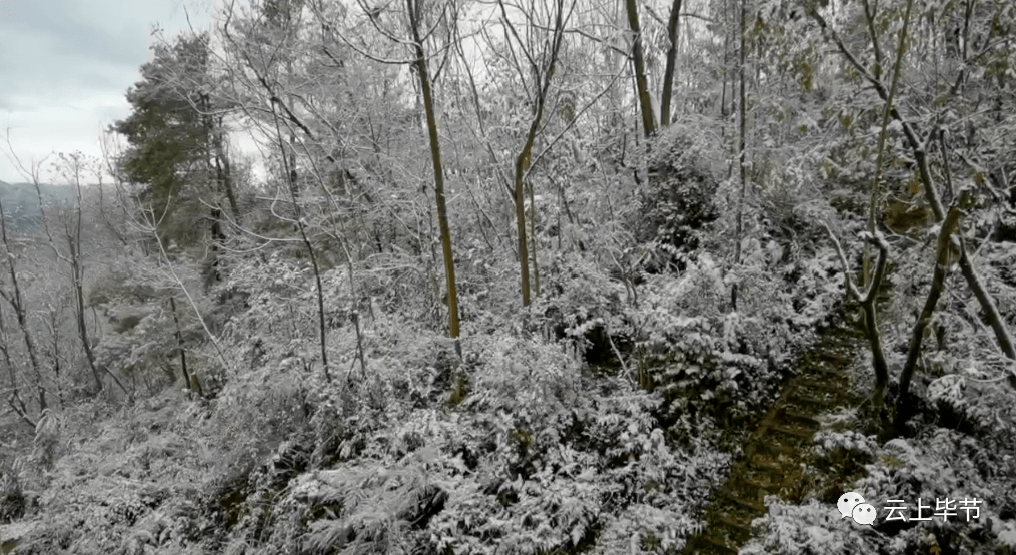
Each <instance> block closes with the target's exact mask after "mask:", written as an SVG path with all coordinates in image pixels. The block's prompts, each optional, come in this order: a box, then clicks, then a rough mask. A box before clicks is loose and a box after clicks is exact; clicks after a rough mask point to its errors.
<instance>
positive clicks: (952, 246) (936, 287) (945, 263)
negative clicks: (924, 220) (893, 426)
mask: <svg viewBox="0 0 1016 555" xmlns="http://www.w3.org/2000/svg"><path fill="white" fill-rule="evenodd" d="M965 200H966V199H965V198H963V197H961V198H960V199H957V202H956V203H954V205H953V206H952V207H951V208H950V209H949V214H948V215H947V216H946V218H945V222H943V223H942V229H941V230H940V231H939V233H938V248H937V249H936V254H935V271H934V273H933V274H932V279H931V289H930V290H929V291H928V298H927V299H926V300H925V302H924V308H923V309H922V310H921V315H920V317H918V318H917V322H915V323H914V331H913V332H912V333H911V334H910V347H909V349H908V350H907V361H906V363H905V364H904V365H903V371H902V372H900V396H899V399H898V401H897V411H896V413H897V415H898V416H902V418H901V419H900V420H901V421H903V420H906V415H908V414H909V409H910V408H911V406H912V405H911V402H910V397H909V395H910V381H911V379H912V378H913V375H914V369H915V368H916V366H917V358H918V357H919V356H920V354H921V345H922V344H923V343H924V330H925V328H927V327H928V325H930V324H931V318H932V317H933V316H934V315H935V307H936V306H937V305H938V300H939V299H940V298H941V297H942V292H943V290H944V289H945V278H946V276H947V275H948V274H949V267H950V266H951V265H952V261H953V260H955V258H954V257H953V256H951V254H954V253H955V252H957V251H958V250H959V243H958V242H954V241H953V240H952V235H953V231H954V230H955V229H956V227H957V226H958V225H959V222H960V214H961V213H962V211H961V209H960V206H962V205H963V204H965V202H964V201H965Z"/></svg>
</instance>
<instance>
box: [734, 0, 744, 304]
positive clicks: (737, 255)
mask: <svg viewBox="0 0 1016 555" xmlns="http://www.w3.org/2000/svg"><path fill="white" fill-rule="evenodd" d="M746 1H747V0H741V46H740V54H739V56H740V61H739V63H738V74H739V76H738V81H739V83H740V87H741V88H740V100H739V101H738V102H739V104H740V106H739V107H738V110H739V111H740V114H739V118H738V119H740V126H741V128H740V136H739V138H738V155H737V159H738V162H739V165H740V177H741V194H740V196H739V197H738V200H737V243H736V244H735V245H734V264H735V265H737V264H740V263H741V240H742V237H743V234H744V229H743V227H744V226H743V221H744V196H745V193H746V192H747V190H748V169H747V167H746V163H747V160H745V144H746V138H745V135H746V134H747V129H748V128H747V123H746V121H745V116H746V115H747V113H748V109H747V106H746V104H747V94H746V93H745V89H744V63H745V36H744V34H745V33H744V31H745V22H744V20H745V18H746V17H747V11H748V10H747V7H746V6H745V2H746ZM730 307H731V309H732V310H734V311H735V312H736V311H737V283H734V284H732V285H731V286H730Z"/></svg>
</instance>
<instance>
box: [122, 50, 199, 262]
mask: <svg viewBox="0 0 1016 555" xmlns="http://www.w3.org/2000/svg"><path fill="white" fill-rule="evenodd" d="M208 41H209V39H208V36H207V35H196V36H193V37H189V38H188V37H179V38H178V39H177V40H176V41H175V43H174V44H173V45H171V46H169V45H156V46H154V47H153V48H152V49H153V50H154V52H155V58H154V60H153V61H151V62H149V63H146V64H144V65H143V66H141V76H142V80H141V81H139V82H138V83H136V84H135V85H134V87H133V88H131V89H130V90H128V92H127V101H128V102H129V103H130V104H131V106H132V107H133V111H132V112H131V114H130V115H129V116H128V117H127V118H125V119H123V120H119V121H117V122H116V123H115V124H113V126H112V127H111V129H112V130H113V131H115V132H117V133H119V134H121V135H123V136H124V137H125V138H126V139H127V143H128V145H129V147H128V148H127V150H126V151H125V152H124V153H123V154H122V156H121V157H120V158H119V159H118V161H117V170H118V171H119V173H120V177H121V178H122V179H123V181H125V182H126V183H131V184H137V185H141V186H143V187H145V189H144V190H142V191H141V192H140V194H139V195H138V197H137V198H136V199H135V200H136V201H138V202H140V203H141V206H142V207H143V209H146V210H147V213H146V216H145V218H144V219H146V220H147V221H149V222H150V223H153V224H154V223H158V224H159V226H158V228H159V230H160V231H162V232H163V233H164V237H166V238H171V239H173V240H174V241H176V242H178V243H179V244H182V245H192V244H194V243H195V242H197V241H198V240H199V239H200V238H201V237H202V236H203V234H202V230H203V229H204V228H205V226H203V225H200V222H201V219H200V218H201V214H203V213H207V211H206V209H204V208H203V207H202V205H201V203H200V202H199V198H198V194H197V193H198V191H200V187H201V186H202V184H204V183H207V182H208V180H209V179H210V176H208V175H206V174H204V173H202V172H206V170H207V169H208V164H209V160H210V157H211V155H212V152H211V151H212V141H213V135H212V133H213V128H214V126H215V124H214V123H213V122H212V121H211V119H210V117H211V116H209V115H207V114H202V112H201V111H206V112H207V111H210V110H211V109H212V108H213V106H212V105H211V103H210V96H209V95H210V92H211V91H210V87H211V83H210V81H209V77H208V71H209V63H210V60H209V50H208Z"/></svg>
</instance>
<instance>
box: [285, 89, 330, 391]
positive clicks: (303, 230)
mask: <svg viewBox="0 0 1016 555" xmlns="http://www.w3.org/2000/svg"><path fill="white" fill-rule="evenodd" d="M272 117H273V119H274V120H275V134H276V138H277V139H278V142H279V150H280V154H281V155H282V166H283V170H284V171H285V172H286V175H287V177H288V180H289V195H290V199H291V200H292V201H293V210H294V211H295V212H296V214H295V215H296V227H297V230H299V232H300V238H301V240H302V241H303V245H304V246H305V247H307V255H308V256H309V257H310V264H311V269H312V270H313V271H314V285H315V291H316V292H317V295H316V296H317V309H318V310H317V313H318V335H319V339H320V342H321V364H322V366H323V367H324V373H325V380H327V381H328V382H331V381H332V376H331V373H330V372H329V370H328V345H327V329H326V327H325V301H324V291H323V289H322V285H321V270H320V268H319V266H318V261H317V253H316V252H315V249H314V245H313V244H312V243H311V242H310V238H309V237H308V236H307V224H306V222H304V218H303V213H302V210H301V209H300V202H299V200H300V199H299V197H298V196H297V185H296V181H295V180H296V168H295V166H290V165H289V164H290V162H291V161H292V162H295V157H296V150H295V149H294V148H293V141H294V137H293V136H292V135H290V145H289V146H290V149H291V150H292V152H291V153H290V154H292V158H290V157H289V156H287V153H286V143H284V142H283V140H282V129H281V128H280V127H279V117H278V114H277V113H276V112H275V110H274V108H273V110H272Z"/></svg>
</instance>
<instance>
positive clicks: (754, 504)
mask: <svg viewBox="0 0 1016 555" xmlns="http://www.w3.org/2000/svg"><path fill="white" fill-rule="evenodd" d="M721 500H722V501H723V502H726V503H731V504H733V505H736V506H738V507H741V508H742V509H746V510H748V511H751V512H752V513H754V514H757V515H759V516H762V515H764V514H765V512H766V506H765V503H763V502H762V501H761V500H758V499H750V500H749V499H744V498H741V497H739V496H737V495H734V494H733V493H730V492H727V493H724V495H723V497H722V498H721Z"/></svg>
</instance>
